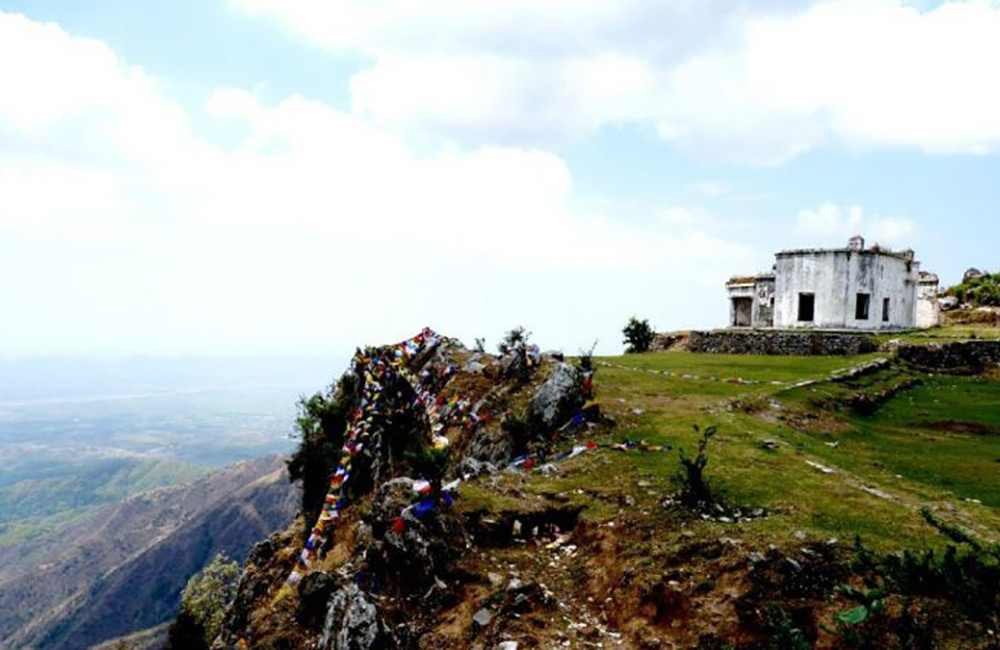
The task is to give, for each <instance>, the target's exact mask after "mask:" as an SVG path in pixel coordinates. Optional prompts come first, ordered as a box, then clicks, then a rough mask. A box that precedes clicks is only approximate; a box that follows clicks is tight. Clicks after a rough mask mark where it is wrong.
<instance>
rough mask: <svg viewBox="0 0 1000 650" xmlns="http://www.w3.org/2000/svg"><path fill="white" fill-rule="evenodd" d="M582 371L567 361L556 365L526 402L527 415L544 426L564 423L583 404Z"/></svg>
mask: <svg viewBox="0 0 1000 650" xmlns="http://www.w3.org/2000/svg"><path fill="white" fill-rule="evenodd" d="M583 380H584V374H583V371H582V370H580V369H579V368H577V367H576V366H572V365H570V364H568V363H559V364H557V365H556V367H555V369H554V370H553V371H552V374H551V375H550V376H549V378H548V379H547V380H546V381H545V383H544V384H542V386H541V387H540V388H539V389H538V392H536V393H535V395H534V397H532V398H531V402H530V403H529V404H528V417H529V418H531V419H535V420H537V421H540V422H542V423H543V424H544V425H545V426H546V427H549V428H551V427H555V426H559V425H562V424H564V423H565V422H566V421H567V420H569V419H570V418H572V417H573V416H574V415H576V413H577V412H578V411H579V410H580V407H581V406H583V391H582V388H583Z"/></svg>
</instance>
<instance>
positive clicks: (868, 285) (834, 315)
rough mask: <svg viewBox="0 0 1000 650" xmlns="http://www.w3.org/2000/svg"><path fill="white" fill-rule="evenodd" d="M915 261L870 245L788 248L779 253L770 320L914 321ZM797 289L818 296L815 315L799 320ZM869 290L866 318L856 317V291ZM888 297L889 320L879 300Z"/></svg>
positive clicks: (829, 324)
mask: <svg viewBox="0 0 1000 650" xmlns="http://www.w3.org/2000/svg"><path fill="white" fill-rule="evenodd" d="M919 270H920V265H919V263H917V262H907V261H906V260H905V259H903V258H902V257H899V256H894V255H885V254H881V253H876V252H873V251H862V252H855V251H847V250H825V251H823V250H816V251H789V252H784V253H779V254H778V255H777V264H776V267H775V271H776V276H777V277H776V279H775V307H774V311H775V313H774V325H775V327H782V328H810V327H811V328H827V329H864V330H880V329H901V328H911V327H914V325H915V316H916V304H915V302H916V279H917V276H918V273H919ZM799 293H812V294H814V295H815V296H816V307H815V318H814V320H813V321H812V322H799V320H798V303H799ZM859 293H867V294H870V295H871V305H870V308H869V316H868V320H857V319H855V317H854V316H855V303H856V300H857V294H859ZM884 298H889V299H890V312H889V321H888V322H883V321H882V301H883V299H884Z"/></svg>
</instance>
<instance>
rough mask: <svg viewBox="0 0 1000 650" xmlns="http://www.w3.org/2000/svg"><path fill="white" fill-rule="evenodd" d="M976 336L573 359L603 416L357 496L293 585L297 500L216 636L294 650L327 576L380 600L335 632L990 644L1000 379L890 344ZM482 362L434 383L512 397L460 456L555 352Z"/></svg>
mask: <svg viewBox="0 0 1000 650" xmlns="http://www.w3.org/2000/svg"><path fill="white" fill-rule="evenodd" d="M972 333H973V332H972V331H971V330H957V329H955V330H947V329H943V328H942V329H938V330H935V331H933V332H928V333H911V334H906V335H902V336H900V335H886V336H885V340H884V341H883V343H885V344H886V346H885V349H886V350H887V351H886V352H880V353H873V354H866V355H860V356H853V357H850V356H846V357H845V356H837V357H794V356H767V357H756V356H727V355H710V354H693V353H689V352H682V351H669V352H658V353H645V354H626V355H622V356H615V357H600V358H594V359H589V360H588V359H576V360H572V362H573V363H575V364H580V365H581V366H582V367H584V368H586V367H588V362H589V363H591V364H593V367H594V368H596V370H597V372H596V381H595V386H596V400H597V402H598V403H599V405H600V413H601V415H600V416H595V415H594V409H593V408H592V407H591V406H585V407H584V408H583V411H584V412H586V413H587V416H586V417H585V418H584V420H583V421H582V422H580V421H579V419H578V418H574V420H573V421H572V422H570V423H567V425H566V426H564V427H560V428H558V429H556V430H552V429H545V430H544V431H543V433H544V434H545V435H544V439H541V438H540V439H539V440H538V443H539V444H540V445H541V447H536V449H539V448H544V449H545V453H544V454H540V455H539V457H538V458H537V462H535V460H532V461H531V462H530V463H527V462H526V463H525V464H522V465H519V466H515V465H516V464H515V465H510V466H507V465H506V463H507V462H509V461H503V462H502V463H501V464H500V466H499V467H498V468H497V469H491V470H489V471H481V472H480V471H475V472H472V473H470V474H469V475H468V476H467V477H466V480H465V481H464V482H462V484H461V486H460V488H459V490H458V493H457V495H456V499H455V501H454V503H453V504H450V501H449V504H450V505H448V506H447V507H444V506H442V508H441V510H440V511H439V512H438V511H435V512H437V514H434V515H429V516H428V519H427V520H426V521H425V522H424V523H420V522H418V521H416V520H413V521H410V520H406V521H404V522H403V523H400V522H401V521H403V518H402V515H401V516H400V519H398V520H396V523H393V521H392V520H393V519H394V518H395V517H396V514H395V513H398V512H399V510H398V508H399V507H400V504H405V503H406V502H407V501H406V498H404V499H403V500H402V501H400V502H397V501H392V500H391V499H395V498H396V497H394V496H393V494H395V493H394V492H391V491H386V492H385V493H384V494H383V493H382V492H381V491H380V490H377V491H376V493H375V496H372V495H371V494H370V493H368V494H366V493H363V492H359V494H358V496H357V498H356V501H355V502H354V503H353V504H352V505H349V506H348V507H347V508H346V509H345V511H344V515H343V518H342V519H341V520H340V522H339V524H338V526H337V527H336V530H335V532H334V533H333V534H332V535H331V539H330V546H329V547H328V551H327V552H326V553H325V554H324V555H323V556H322V557H319V558H318V559H317V562H316V564H314V565H313V566H311V567H309V571H308V574H307V575H306V577H305V578H303V579H302V582H300V583H298V584H299V586H298V587H290V586H289V585H287V584H285V579H286V578H287V576H288V575H289V573H290V571H291V568H292V567H293V566H294V563H295V558H297V557H298V556H299V554H300V553H302V551H303V548H304V540H305V539H306V537H307V536H308V533H307V529H306V528H305V526H306V524H305V523H304V522H303V521H302V520H301V519H300V521H299V522H298V523H297V524H296V525H295V526H293V527H292V528H290V529H289V530H288V531H286V532H285V533H282V534H281V535H280V536H276V537H274V538H272V539H271V540H270V541H269V542H268V545H267V547H266V551H267V552H266V553H264V552H263V551H262V553H261V557H260V558H258V559H254V558H251V561H250V563H249V564H248V567H247V570H246V573H245V574H244V583H243V584H244V585H245V589H244V595H243V596H242V597H241V596H237V600H236V604H235V605H234V606H233V608H231V610H230V612H229V615H228V616H229V618H228V619H227V620H228V622H227V624H226V628H225V629H226V632H225V638H226V639H228V641H227V642H233V643H235V642H236V641H238V640H244V641H246V642H247V643H250V644H251V645H252V647H257V648H261V649H271V648H273V649H277V648H286V647H302V646H303V644H307V643H310V642H311V641H310V640H311V639H312V640H315V639H319V638H321V632H322V630H323V629H324V626H322V625H320V624H319V623H318V622H317V621H319V622H322V620H323V616H322V614H323V612H324V611H325V610H324V609H323V605H324V604H325V603H326V601H325V600H324V599H325V598H326V597H327V596H328V595H329V593H336V594H339V596H337V598H341V599H348V601H351V602H355V603H356V604H357V606H356V611H361V610H364V611H369V612H371V617H369V618H368V619H366V620H365V621H358V620H354V619H350V620H351V622H350V624H348V623H347V622H343V623H337V622H336V620H335V619H328V621H327V622H328V623H329V621H331V620H334V624H333V626H332V627H330V629H337V627H338V626H340V625H345V626H347V627H344V628H343V629H354V628H353V627H351V626H352V625H358V626H362V627H365V626H367V627H365V629H367V630H369V631H370V632H371V634H372V638H378V639H379V642H380V643H382V642H385V643H387V644H388V645H387V646H386V647H400V648H410V647H412V648H430V647H434V648H440V649H442V650H444V649H446V648H456V649H457V648H477V649H480V650H488V649H491V648H500V647H502V648H505V649H509V648H513V647H516V648H518V650H520V649H522V648H551V647H573V648H591V647H602V648H623V649H626V648H628V649H630V648H637V649H638V648H641V649H657V648H662V649H668V648H676V649H698V650H723V649H726V648H729V649H739V650H803V649H805V648H843V649H857V650H861V649H868V648H872V649H874V648H983V649H986V648H995V647H996V645H995V639H997V638H998V636H997V635H998V626H1000V615H998V612H1000V546H998V545H997V542H998V540H1000V481H998V480H997V479H998V478H1000V409H997V408H996V407H997V405H1000V380H998V378H997V376H995V375H989V374H987V375H968V374H967V375H958V374H931V373H928V372H925V371H922V370H920V369H919V368H916V367H914V366H910V365H907V364H906V363H904V362H903V361H902V360H901V359H900V358H897V357H896V356H895V355H894V354H893V352H892V349H893V345H895V344H896V343H898V342H922V343H932V342H948V341H952V340H962V339H963V338H971V334H972ZM975 334H976V337H975V338H977V339H982V338H987V337H989V336H991V335H993V334H994V332H993V331H991V330H985V329H982V330H977V331H975ZM442 354H445V353H442ZM446 354H447V355H449V356H442V357H441V358H442V360H443V361H442V362H445V361H446V362H447V363H449V364H455V367H458V368H462V367H463V366H465V365H466V363H467V361H468V360H469V359H470V358H472V357H471V355H472V353H471V351H469V350H467V349H465V348H464V347H462V346H460V345H456V346H451V347H449V348H448V350H447V352H446ZM479 356H480V357H481V355H479ZM486 363H487V366H490V364H492V366H490V367H492V368H493V370H488V372H489V373H492V374H483V373H482V372H481V371H472V370H469V371H461V372H459V373H458V374H457V376H456V379H455V380H454V381H453V382H452V383H449V384H447V385H446V388H445V389H444V390H445V391H446V393H443V394H445V395H446V397H448V396H450V395H452V394H458V393H460V392H465V391H470V390H473V389H474V390H475V391H479V392H478V393H477V394H476V395H481V394H487V392H486V391H489V392H488V394H503V395H506V397H505V398H504V402H503V409H502V410H501V409H500V408H499V404H498V407H497V409H492V408H491V414H492V415H496V417H491V420H490V423H489V424H487V425H486V426H485V427H484V428H480V429H479V430H477V431H474V432H469V431H462V430H460V429H458V428H452V429H451V430H450V431H451V435H453V440H452V445H453V446H452V449H458V450H459V451H460V452H461V451H463V450H465V451H467V450H469V449H474V448H475V447H474V446H475V445H478V444H481V443H482V442H483V441H491V440H496V439H497V438H496V436H497V435H500V434H503V433H504V432H505V431H508V432H509V431H513V430H514V429H512V428H511V427H509V426H507V424H505V423H509V422H518V421H520V422H523V420H521V419H519V418H520V416H519V415H518V414H520V413H522V412H523V410H524V408H525V406H526V404H527V400H528V398H529V397H530V396H531V395H533V394H537V393H536V390H538V388H539V387H540V386H543V385H548V384H549V383H550V379H551V378H553V377H557V376H558V375H557V370H556V369H557V368H559V367H560V365H561V364H559V363H558V360H557V359H547V360H543V362H542V364H541V365H540V366H539V367H538V368H537V370H536V371H534V374H533V375H531V377H530V379H529V380H527V381H526V382H522V383H517V382H514V383H509V382H508V383H507V384H504V385H503V386H504V391H507V392H502V393H498V392H497V391H496V386H494V385H493V384H492V382H494V381H500V382H501V383H502V382H503V381H504V380H500V379H496V377H497V376H499V375H497V374H496V373H497V370H496V369H497V368H498V367H502V364H501V363H500V362H499V361H486ZM489 377H493V379H489ZM497 385H500V384H497ZM491 386H492V387H491ZM449 391H453V392H454V393H453V392H449ZM476 399H478V397H476V396H473V400H472V401H473V402H475V400H476ZM529 410H530V409H529ZM504 413H505V414H504ZM574 423H575V425H574V426H570V424H574ZM387 430H388V429H387ZM463 445H465V446H464V447H463ZM569 450H575V453H574V454H573V455H570V456H569V457H568V458H566V454H567V452H568V451H569ZM701 452H704V453H701ZM460 455H461V454H459V453H456V457H458V456H460ZM514 455H516V454H514ZM706 459H707V460H706ZM549 461H552V462H549ZM463 462H464V461H463ZM699 469H702V470H703V472H704V476H705V477H706V478H707V480H708V485H709V489H708V492H709V494H710V496H709V497H708V498H703V497H704V494H705V491H704V490H703V489H702V488H703V487H704V485H703V484H702V483H700V482H697V483H696V482H695V480H694V479H693V478H692V477H694V476H696V475H697V471H698V470H699ZM685 476H686V477H687V480H685V479H684V478H683V477H685ZM679 477H680V478H679ZM402 480H406V481H408V480H410V479H402ZM404 488H405V485H404ZM404 492H405V489H404ZM386 495H388V496H386ZM692 495H695V496H697V498H693V497H692ZM404 496H405V495H404ZM387 499H388V501H387ZM386 503H389V504H392V507H387V506H386V505H385V504H386ZM407 522H408V523H407ZM397 526H398V527H397ZM411 526H413V527H414V528H412V529H411ZM421 549H438V550H437V551H433V552H431V553H430V554H428V553H427V552H425V551H423V550H421ZM386 558H390V559H389V560H387V559H386ZM394 563H402V565H400V566H397V564H394ZM425 574H426V575H425ZM359 585H360V590H359ZM324 589H325V591H324ZM316 593H321V594H323V595H322V596H321V597H318V599H319V600H318V602H319V604H320V607H318V609H317V608H316V602H317V596H315V594H316ZM351 599H353V600H351ZM330 602H334V601H330ZM337 602H340V601H337ZM352 607H353V606H352ZM314 610H315V611H314ZM329 611H330V612H334V614H333V615H334V616H337V615H339V614H337V611H339V610H337V611H334V610H333V609H331V610H329ZM327 614H329V612H327ZM345 616H346V615H345ZM310 621H311V622H310ZM344 621H348V618H345V619H344ZM327 627H329V626H327ZM390 640H391V642H390ZM324 643H325V642H324ZM511 644H516V645H511ZM331 647H332V646H331ZM366 647H367V646H366ZM371 647H376V646H375V645H373V646H371ZM378 647H382V646H378Z"/></svg>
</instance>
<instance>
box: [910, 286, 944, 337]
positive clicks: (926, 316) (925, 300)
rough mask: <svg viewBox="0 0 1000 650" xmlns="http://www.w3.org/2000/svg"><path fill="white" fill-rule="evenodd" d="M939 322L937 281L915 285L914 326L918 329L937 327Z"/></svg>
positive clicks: (939, 305) (939, 309)
mask: <svg viewBox="0 0 1000 650" xmlns="http://www.w3.org/2000/svg"><path fill="white" fill-rule="evenodd" d="M940 322H941V303H940V302H938V281H937V278H935V279H934V280H932V281H921V282H918V283H917V316H916V325H917V327H920V328H924V329H926V328H928V327H937V325H938V324H939V323H940Z"/></svg>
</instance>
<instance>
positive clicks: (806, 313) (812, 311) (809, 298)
mask: <svg viewBox="0 0 1000 650" xmlns="http://www.w3.org/2000/svg"><path fill="white" fill-rule="evenodd" d="M815 317H816V296H815V295H813V294H811V293H800V294H799V322H800V323H811V322H813V320H814V319H815Z"/></svg>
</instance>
